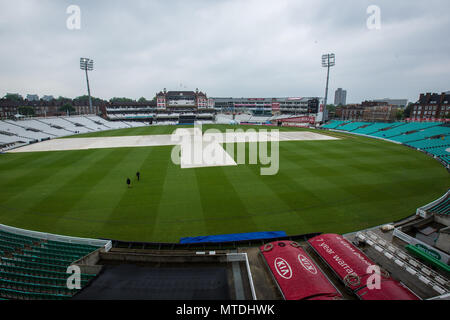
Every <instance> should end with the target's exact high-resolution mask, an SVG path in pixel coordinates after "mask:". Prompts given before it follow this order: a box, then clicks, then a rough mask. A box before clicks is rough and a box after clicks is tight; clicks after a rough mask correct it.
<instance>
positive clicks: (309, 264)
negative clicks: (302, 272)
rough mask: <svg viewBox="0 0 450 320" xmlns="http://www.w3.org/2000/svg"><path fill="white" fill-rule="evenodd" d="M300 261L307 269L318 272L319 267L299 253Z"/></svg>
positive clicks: (313, 272)
mask: <svg viewBox="0 0 450 320" xmlns="http://www.w3.org/2000/svg"><path fill="white" fill-rule="evenodd" d="M298 261H300V264H301V265H302V266H303V268H305V269H306V270H307V271H309V272H311V273H312V274H317V269H316V267H315V266H314V264H313V263H312V262H311V260H309V259H308V258H307V257H305V256H304V255H301V254H299V255H298Z"/></svg>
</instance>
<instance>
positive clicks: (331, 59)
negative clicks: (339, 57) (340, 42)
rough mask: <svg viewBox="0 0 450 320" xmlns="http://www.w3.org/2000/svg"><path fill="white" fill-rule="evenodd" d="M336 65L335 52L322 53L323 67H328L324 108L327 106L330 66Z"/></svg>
mask: <svg viewBox="0 0 450 320" xmlns="http://www.w3.org/2000/svg"><path fill="white" fill-rule="evenodd" d="M335 65H336V60H335V56H334V53H329V54H324V55H322V67H324V68H327V86H326V88H325V101H324V109H325V108H326V107H327V100H328V81H329V79H330V67H334V66H335Z"/></svg>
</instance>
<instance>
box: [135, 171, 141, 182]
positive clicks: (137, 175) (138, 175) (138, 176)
mask: <svg viewBox="0 0 450 320" xmlns="http://www.w3.org/2000/svg"><path fill="white" fill-rule="evenodd" d="M136 177H137V179H138V181H139V178H140V177H141V173H140V172H139V171H138V172H136Z"/></svg>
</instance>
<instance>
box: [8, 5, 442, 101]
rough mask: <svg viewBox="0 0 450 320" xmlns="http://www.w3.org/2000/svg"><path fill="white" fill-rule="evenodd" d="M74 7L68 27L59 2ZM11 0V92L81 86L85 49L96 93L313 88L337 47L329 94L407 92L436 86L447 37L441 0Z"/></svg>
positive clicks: (293, 92)
mask: <svg viewBox="0 0 450 320" xmlns="http://www.w3.org/2000/svg"><path fill="white" fill-rule="evenodd" d="M71 4H75V5H78V6H80V9H81V29H80V30H68V29H67V28H66V19H67V18H68V14H67V13H66V8H67V7H68V6H69V5H71ZM371 4H374V3H373V2H372V1H366V0H363V1H356V0H355V1H350V0H342V1H331V0H326V1H296V0H291V1H288V0H279V1H269V0H240V1H238V0H215V1H210V0H189V1H186V0H184V1H183V0H168V1H128V2H127V1H119V0H117V1H111V0H110V1H106V0H100V1H87V0H85V1H75V0H74V1H51V0H14V1H12V0H10V1H2V4H1V5H0V37H1V40H2V43H3V44H4V45H3V46H2V47H3V50H2V51H1V52H0V61H1V62H0V63H1V70H2V72H1V74H0V88H1V90H2V91H3V92H2V93H1V94H5V93H6V92H19V93H21V94H27V93H38V94H40V95H44V94H53V95H56V96H59V95H63V96H69V97H75V96H79V95H83V94H85V91H86V88H85V79H84V77H83V73H82V71H81V70H79V58H80V57H82V56H87V57H91V58H93V59H94V61H95V63H94V64H95V70H94V71H93V72H91V73H90V81H91V89H92V93H93V95H95V96H99V97H102V98H106V99H109V98H111V97H113V96H128V97H133V98H139V97H141V96H145V97H148V98H152V97H153V96H154V94H155V93H156V92H157V91H159V90H161V89H162V88H164V87H165V88H168V89H177V88H180V87H183V88H184V87H186V88H188V89H195V88H200V89H201V90H203V91H205V92H206V93H207V94H208V95H210V96H234V97H242V96H248V97H251V96H252V97H260V96H261V97H275V96H278V97H280V96H315V95H318V96H323V95H324V89H325V76H326V74H325V70H324V69H323V68H322V67H321V64H320V63H321V62H320V57H321V55H322V54H323V53H327V52H334V53H335V54H336V67H335V68H333V69H332V71H331V79H330V94H329V96H330V97H333V93H334V90H335V89H336V88H337V87H343V88H345V89H347V90H348V101H349V102H360V101H362V100H364V99H371V98H383V97H392V98H408V99H410V100H416V99H417V97H418V95H419V93H421V92H425V91H435V92H440V91H445V90H449V88H446V87H445V86H446V80H447V79H446V75H447V74H448V73H449V71H450V70H449V67H450V65H449V55H448V52H450V51H449V50H450V44H449V42H448V41H446V39H445V37H444V36H443V35H445V34H448V31H449V30H450V21H449V19H448V17H447V16H446V12H448V10H449V9H450V3H449V2H448V1H446V0H442V1H438V0H432V1H427V2H425V1H420V2H414V3H412V2H411V1H407V0H399V1H395V2H394V1H376V3H375V4H376V5H378V6H379V7H380V9H381V30H368V29H367V27H366V20H367V18H368V15H367V13H366V9H367V7H368V6H369V5H371ZM180 84H181V86H180Z"/></svg>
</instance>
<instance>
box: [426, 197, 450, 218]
mask: <svg viewBox="0 0 450 320" xmlns="http://www.w3.org/2000/svg"><path fill="white" fill-rule="evenodd" d="M427 212H428V213H431V214H438V215H447V216H449V215H450V196H449V193H447V195H446V197H445V198H444V199H443V200H442V201H441V202H439V203H437V204H435V205H434V206H432V207H431V208H428V209H427Z"/></svg>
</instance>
